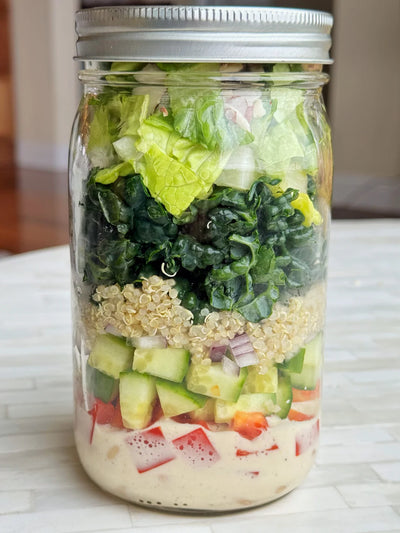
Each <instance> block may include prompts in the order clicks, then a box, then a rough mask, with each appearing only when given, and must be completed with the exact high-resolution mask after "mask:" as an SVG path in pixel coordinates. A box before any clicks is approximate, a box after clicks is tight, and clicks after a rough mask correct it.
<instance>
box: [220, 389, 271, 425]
mask: <svg viewBox="0 0 400 533" xmlns="http://www.w3.org/2000/svg"><path fill="white" fill-rule="evenodd" d="M275 401H276V396H275V394H267V393H253V394H241V395H240V396H239V399H238V401H237V402H224V401H223V400H216V402H215V421H216V422H230V421H231V420H232V418H233V417H234V415H235V413H236V411H245V412H246V413H253V412H258V413H262V414H263V415H270V414H272V413H273V411H274V409H273V407H274V404H275Z"/></svg>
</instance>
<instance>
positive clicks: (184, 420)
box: [172, 413, 210, 429]
mask: <svg viewBox="0 0 400 533" xmlns="http://www.w3.org/2000/svg"><path fill="white" fill-rule="evenodd" d="M172 419H173V420H175V422H179V424H197V425H198V426H203V428H205V429H210V428H209V425H208V424H207V422H206V421H205V420H196V419H195V418H192V417H191V416H190V415H189V413H183V414H182V415H177V416H173V417H172Z"/></svg>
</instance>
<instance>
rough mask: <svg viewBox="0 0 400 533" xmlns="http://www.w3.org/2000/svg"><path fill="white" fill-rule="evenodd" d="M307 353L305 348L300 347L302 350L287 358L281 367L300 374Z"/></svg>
mask: <svg viewBox="0 0 400 533" xmlns="http://www.w3.org/2000/svg"><path fill="white" fill-rule="evenodd" d="M305 353H306V349H305V348H300V350H299V351H298V352H297V353H296V354H295V355H294V356H293V357H291V358H290V359H287V360H285V361H284V362H283V363H282V364H281V365H280V367H281V368H282V369H283V370H287V371H288V372H294V373H295V374H300V372H301V371H302V370H303V365H304V354H305Z"/></svg>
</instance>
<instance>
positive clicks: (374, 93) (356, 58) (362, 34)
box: [330, 0, 400, 178]
mask: <svg viewBox="0 0 400 533" xmlns="http://www.w3.org/2000/svg"><path fill="white" fill-rule="evenodd" d="M334 6H335V10H334V16H335V33H334V36H333V37H334V58H335V64H334V66H333V68H332V82H331V88H330V107H331V109H330V117H331V121H332V127H333V145H334V162H335V175H336V176H337V177H339V178H340V176H343V177H344V176H346V175H349V174H350V175H361V176H367V177H373V176H379V177H380V176H382V177H386V176H400V66H399V65H400V63H399V54H400V0H379V1H378V0H335V4H334ZM336 176H335V177H336Z"/></svg>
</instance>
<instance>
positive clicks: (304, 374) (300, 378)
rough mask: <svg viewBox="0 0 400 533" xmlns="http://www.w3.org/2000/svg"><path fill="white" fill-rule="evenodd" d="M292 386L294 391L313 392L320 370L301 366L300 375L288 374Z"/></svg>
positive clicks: (309, 366)
mask: <svg viewBox="0 0 400 533" xmlns="http://www.w3.org/2000/svg"><path fill="white" fill-rule="evenodd" d="M290 376H291V379H292V385H293V387H294V388H295V389H303V390H313V389H315V387H316V386H317V383H318V381H319V379H320V376H321V368H320V367H315V366H311V365H303V370H302V371H301V373H300V374H290Z"/></svg>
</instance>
